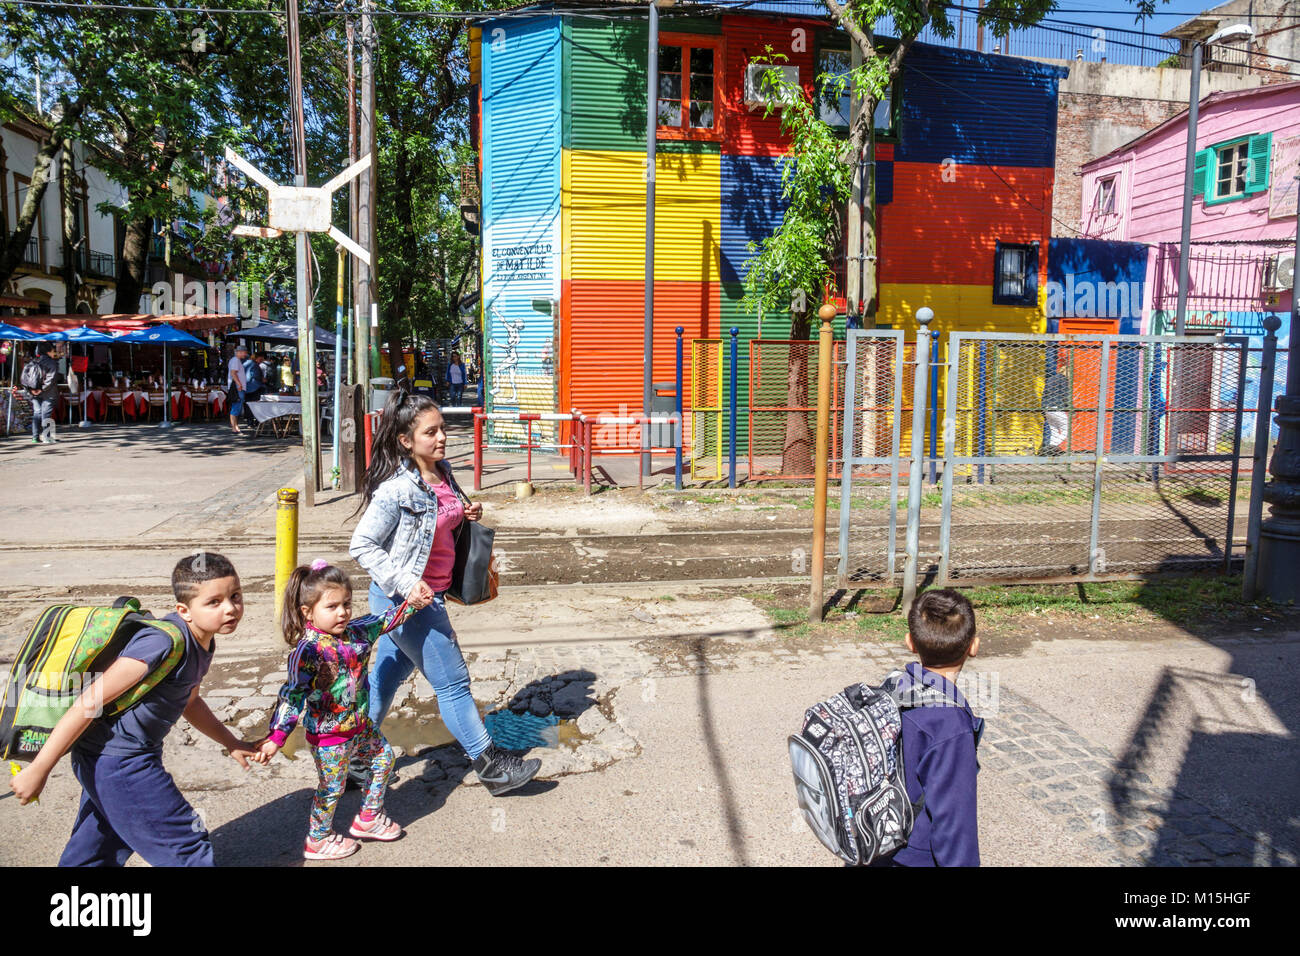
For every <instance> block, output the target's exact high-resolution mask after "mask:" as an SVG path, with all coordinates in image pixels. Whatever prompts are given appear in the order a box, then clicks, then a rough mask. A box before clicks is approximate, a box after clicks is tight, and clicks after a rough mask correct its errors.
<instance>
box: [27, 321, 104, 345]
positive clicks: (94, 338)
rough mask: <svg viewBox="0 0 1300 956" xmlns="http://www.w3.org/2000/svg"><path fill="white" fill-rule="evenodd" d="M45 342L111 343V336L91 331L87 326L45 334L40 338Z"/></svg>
mask: <svg viewBox="0 0 1300 956" xmlns="http://www.w3.org/2000/svg"><path fill="white" fill-rule="evenodd" d="M41 338H42V339H44V340H45V341H46V342H112V341H114V339H113V336H111V335H108V334H106V333H104V332H101V331H99V329H92V328H90V327H89V326H87V325H82V326H78V327H77V328H75V329H59V331H57V332H47V333H45V334H44V335H42V336H41Z"/></svg>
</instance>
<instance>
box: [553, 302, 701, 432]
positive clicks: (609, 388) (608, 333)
mask: <svg viewBox="0 0 1300 956" xmlns="http://www.w3.org/2000/svg"><path fill="white" fill-rule="evenodd" d="M643 290H644V285H643V284H642V283H640V282H619V281H601V280H581V279H574V280H565V282H564V284H563V292H562V299H561V313H562V317H563V338H564V346H565V347H564V348H563V349H562V351H561V362H560V401H561V406H562V407H563V408H576V409H578V410H579V411H581V412H584V413H585V414H588V415H592V414H596V413H601V414H619V413H620V411H623V412H624V413H636V412H639V411H640V409H641V379H642V369H643V368H644V361H643V345H644V316H645V307H644V300H643ZM720 315H721V286H719V285H718V284H717V283H712V282H673V281H665V282H656V283H655V325H654V357H653V362H654V381H656V382H671V381H674V379H675V377H676V368H677V335H676V332H675V329H676V327H677V326H679V325H680V326H682V327H683V333H682V339H683V343H684V344H683V349H682V351H683V362H682V364H683V374H684V375H685V376H689V375H690V361H691V340H692V339H696V338H713V337H717V335H718V334H719V333H718V330H719V326H720ZM683 391H684V396H683V404H684V406H685V410H686V411H688V412H689V410H690V390H689V383H687V387H685V388H684V389H683ZM687 437H688V439H689V434H688V436H687Z"/></svg>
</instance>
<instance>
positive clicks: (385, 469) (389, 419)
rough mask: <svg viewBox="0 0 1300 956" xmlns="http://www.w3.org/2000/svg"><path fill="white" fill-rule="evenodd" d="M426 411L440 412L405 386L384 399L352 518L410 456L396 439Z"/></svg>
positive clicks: (364, 507)
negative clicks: (368, 464) (368, 465)
mask: <svg viewBox="0 0 1300 956" xmlns="http://www.w3.org/2000/svg"><path fill="white" fill-rule="evenodd" d="M427 411H435V412H440V411H441V409H440V408H438V403H437V402H435V401H434V400H433V399H431V398H430V397H429V396H428V395H421V394H419V393H418V392H413V391H411V390H410V387H409V386H408V385H406V384H405V383H403V384H401V385H399V386H398V387H397V388H395V389H394V390H393V392H392V394H391V395H389V396H388V402H387V403H386V404H385V405H384V413H383V414H382V415H380V416H379V431H378V432H376V433H375V437H374V439H373V440H372V441H371V445H370V467H369V468H367V469H366V479H365V481H364V482H363V483H362V489H361V503H360V504H359V505H357V510H356V511H354V512H353V513H352V514H353V516H355V515H358V514H360V513H361V512H362V511H364V510H365V509H366V508H367V507H369V505H370V500H371V499H372V498H374V496H375V492H376V491H378V490H379V486H380V485H382V484H383V483H384V482H385V481H387V480H388V479H389V478H391V477H393V475H395V474H396V473H397V469H398V468H400V467H401V465H402V462H403V461H405V460H406V459H408V458H409V457H410V456H411V453H410V452H408V451H407V450H406V449H405V448H403V447H402V443H401V442H399V441H398V440H397V438H398V436H399V435H410V434H411V433H412V432H413V431H414V430H415V420H416V419H417V418H419V417H420V415H422V414H423V413H424V412H427Z"/></svg>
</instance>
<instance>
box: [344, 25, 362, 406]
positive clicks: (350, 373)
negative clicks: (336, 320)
mask: <svg viewBox="0 0 1300 956" xmlns="http://www.w3.org/2000/svg"><path fill="white" fill-rule="evenodd" d="M346 26H347V34H348V164H349V165H351V164H352V163H355V162H356V161H357V71H356V51H355V48H354V41H355V32H356V31H355V28H354V27H353V25H352V18H351V17H348V20H347V25H346ZM356 234H357V180H355V179H354V180H352V182H350V183H348V235H349V236H355V235H356ZM350 268H351V277H352V284H351V293H352V295H351V299H352V302H351V306H350V307H349V308H348V309H347V310H346V311H345V313H344V321H345V322H347V323H349V324H351V323H353V322H355V321H356V316H357V315H358V313H357V310H356V304H357V302H358V301H359V298H358V297H359V295H360V290H359V288H358V287H359V285H360V276H359V274H358V270H357V268H356V267H355V266H351V267H350ZM353 354H355V350H354V353H353ZM353 354H349V355H348V356H347V358H348V360H349V362H351V365H349V367H348V368H347V369H346V371H345V374H346V377H347V378H348V380H349V381H352V382H357V381H360V375H359V374H358V364H357V362H356V361H355V359H354V358H353Z"/></svg>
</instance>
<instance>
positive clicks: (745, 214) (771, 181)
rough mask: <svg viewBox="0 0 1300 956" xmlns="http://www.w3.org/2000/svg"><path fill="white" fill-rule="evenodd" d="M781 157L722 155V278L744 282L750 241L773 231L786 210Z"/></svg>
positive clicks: (759, 238) (749, 254) (725, 280)
mask: <svg viewBox="0 0 1300 956" xmlns="http://www.w3.org/2000/svg"><path fill="white" fill-rule="evenodd" d="M782 162H783V161H782V160H781V159H778V158H775V157H769V156H731V155H727V154H725V153H724V154H723V156H722V165H721V172H722V267H721V268H722V281H723V282H742V281H744V278H745V269H744V264H745V260H747V259H749V258H750V257H751V256H752V255H754V254H753V253H752V252H750V251H749V249H748V244H749V243H751V242H758V241H760V240H762V239H764V238H766V237H767V236H770V235H771V234H772V230H774V229H775V228H776V227H777V226H778V225H779V224H780V222H781V217H782V216H783V215H784V214H785V203H784V202H783V201H782V199H781V165H782Z"/></svg>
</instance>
